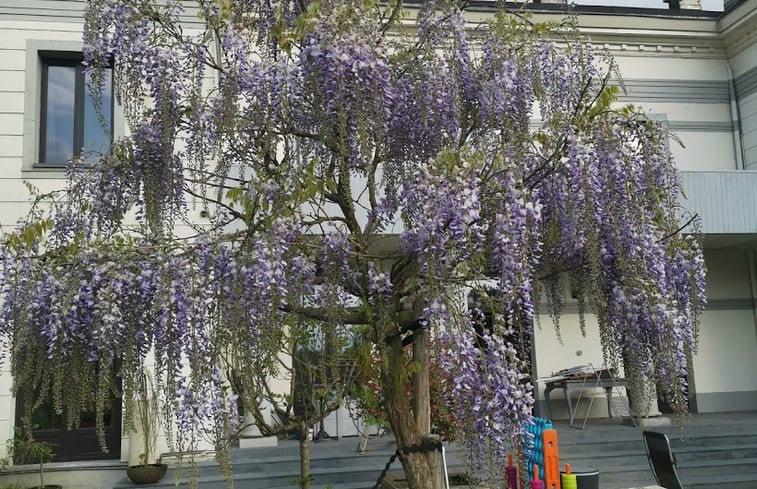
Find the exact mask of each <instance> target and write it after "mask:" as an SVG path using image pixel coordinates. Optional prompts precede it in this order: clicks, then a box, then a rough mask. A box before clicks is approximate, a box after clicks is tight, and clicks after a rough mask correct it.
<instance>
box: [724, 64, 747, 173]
mask: <svg viewBox="0 0 757 489" xmlns="http://www.w3.org/2000/svg"><path fill="white" fill-rule="evenodd" d="M727 63H728V66H727V68H726V70H727V71H728V98H729V100H730V102H731V125H732V126H733V152H734V154H735V155H736V169H737V170H746V165H745V163H744V145H743V144H742V142H741V112H740V110H739V100H738V98H737V96H736V83H735V82H734V77H733V69H732V68H731V62H730V60H729V61H727Z"/></svg>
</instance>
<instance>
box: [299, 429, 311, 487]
mask: <svg viewBox="0 0 757 489" xmlns="http://www.w3.org/2000/svg"><path fill="white" fill-rule="evenodd" d="M311 478H312V476H311V474H310V436H308V426H307V425H306V424H304V423H302V424H300V489H310V480H311Z"/></svg>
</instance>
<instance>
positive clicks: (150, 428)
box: [126, 369, 168, 484]
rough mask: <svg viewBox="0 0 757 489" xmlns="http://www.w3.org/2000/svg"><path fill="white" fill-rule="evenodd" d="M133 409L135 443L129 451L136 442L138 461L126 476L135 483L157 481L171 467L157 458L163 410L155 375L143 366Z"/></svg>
mask: <svg viewBox="0 0 757 489" xmlns="http://www.w3.org/2000/svg"><path fill="white" fill-rule="evenodd" d="M132 409H133V414H132V416H133V418H132V420H131V421H132V424H133V429H132V431H131V435H130V437H129V444H130V445H131V446H132V449H131V450H130V451H133V448H134V445H136V447H137V449H138V450H139V452H138V457H137V458H138V461H139V462H138V463H136V464H134V465H130V466H129V467H128V468H127V469H126V475H127V476H128V477H129V479H130V480H131V481H132V482H134V483H135V484H148V483H151V482H158V481H159V480H160V479H162V478H163V476H165V475H166V470H167V468H168V466H167V465H166V464H163V463H160V460H159V457H156V445H157V441H158V429H159V428H160V409H159V407H158V401H157V393H156V391H155V387H154V385H153V382H152V377H151V376H150V374H149V372H147V371H145V370H144V369H141V370H140V371H139V372H138V373H137V375H136V378H135V383H134V398H133V400H132ZM127 426H128V425H127ZM132 444H133V445H132ZM130 463H132V462H131V460H130Z"/></svg>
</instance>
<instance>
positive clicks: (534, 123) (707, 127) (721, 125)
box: [529, 119, 746, 136]
mask: <svg viewBox="0 0 757 489" xmlns="http://www.w3.org/2000/svg"><path fill="white" fill-rule="evenodd" d="M665 123H666V125H667V127H668V128H669V129H670V130H671V131H674V132H732V131H733V123H732V122H731V121H665ZM529 126H530V127H531V129H532V130H536V129H539V128H540V127H542V121H541V120H539V119H531V121H530V123H529ZM737 127H738V126H737ZM745 136H746V135H745Z"/></svg>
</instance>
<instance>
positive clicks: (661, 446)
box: [644, 431, 683, 489]
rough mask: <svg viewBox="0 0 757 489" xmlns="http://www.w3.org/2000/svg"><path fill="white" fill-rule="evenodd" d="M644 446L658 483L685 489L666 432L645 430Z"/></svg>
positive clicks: (670, 487) (666, 486) (672, 487)
mask: <svg viewBox="0 0 757 489" xmlns="http://www.w3.org/2000/svg"><path fill="white" fill-rule="evenodd" d="M644 448H645V449H646V451H647V458H648V459H649V466H650V467H651V468H652V474H654V478H655V480H656V481H657V484H658V485H660V486H662V487H664V488H665V489H683V486H681V481H680V480H679V479H678V471H677V470H676V457H675V455H673V452H672V451H671V450H670V440H669V439H668V436H667V435H665V434H664V433H657V432H655V431H645V432H644Z"/></svg>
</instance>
